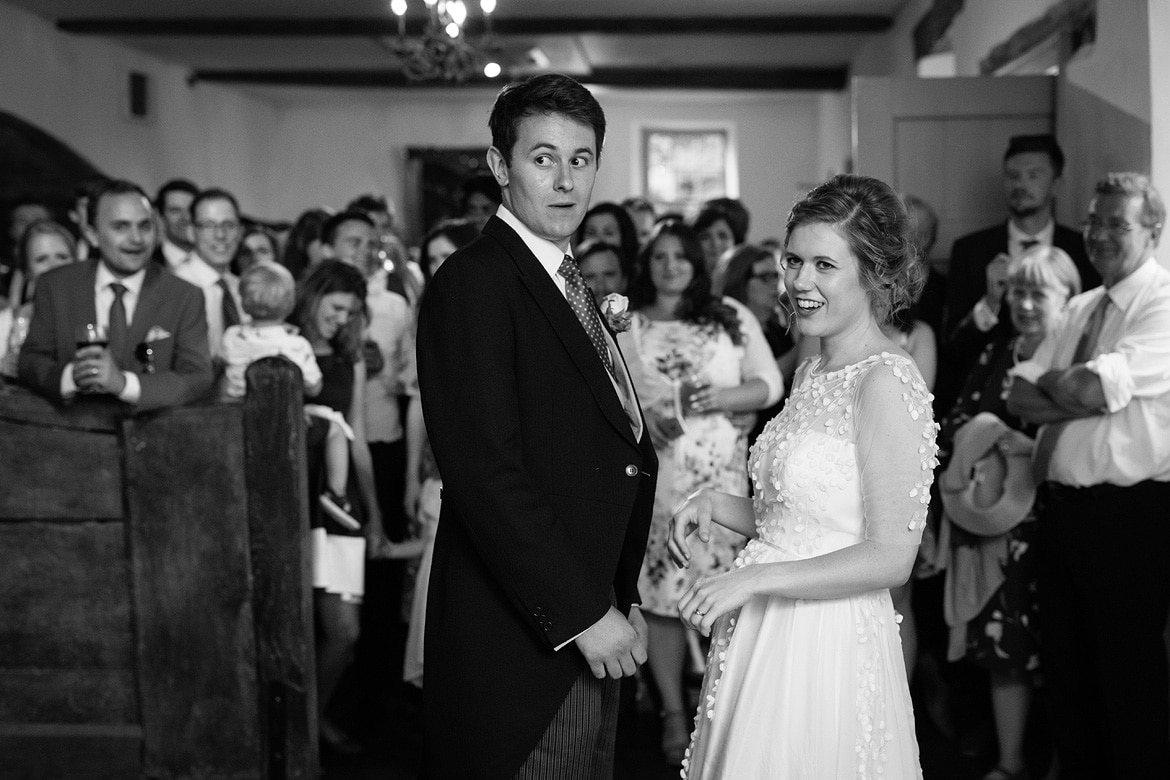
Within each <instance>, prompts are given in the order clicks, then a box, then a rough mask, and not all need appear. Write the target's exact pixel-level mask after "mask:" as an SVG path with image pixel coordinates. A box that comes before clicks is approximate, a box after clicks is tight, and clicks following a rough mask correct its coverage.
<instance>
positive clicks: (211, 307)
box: [175, 252, 251, 360]
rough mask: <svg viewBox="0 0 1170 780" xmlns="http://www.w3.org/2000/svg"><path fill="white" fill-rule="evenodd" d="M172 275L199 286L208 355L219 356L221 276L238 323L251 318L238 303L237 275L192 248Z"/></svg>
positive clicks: (222, 327) (221, 303) (221, 341)
mask: <svg viewBox="0 0 1170 780" xmlns="http://www.w3.org/2000/svg"><path fill="white" fill-rule="evenodd" d="M175 276H177V277H179V278H180V279H182V280H183V281H185V282H190V283H191V284H193V285H195V286H196V287H198V288H199V289H200V290H203V303H204V307H205V309H206V313H207V343H208V345H209V346H210V347H211V359H212V360H221V359H222V357H223V355H222V348H223V331H224V322H223V288H222V287H220V286H219V280H220V278H221V277H222V278H223V279H224V281H226V282H227V285H228V289H229V290H231V291H232V297H233V298H234V299H235V302H236V311H237V312H238V313H239V315H240V323H241V324H247V323H248V322H250V321H251V317H249V316H248V315H247V314H246V313H245V312H244V310H243V308H242V307H241V306H242V305H241V302H240V279H239V277H237V276H236V275H235V274H233V273H232V272H231V271H224V272H223V273H220V272H219V271H217V270H215V269H214V268H212V267H211V266H210V265H208V263H207V261H206V260H204V259H203V258H202V257H200V256H199V255H198V254H196V253H195V252H192V253H191V254H189V255H188V256H187V260H186V262H184V263H183V264H182V265H180V266H179V267H178V268H176V269H175Z"/></svg>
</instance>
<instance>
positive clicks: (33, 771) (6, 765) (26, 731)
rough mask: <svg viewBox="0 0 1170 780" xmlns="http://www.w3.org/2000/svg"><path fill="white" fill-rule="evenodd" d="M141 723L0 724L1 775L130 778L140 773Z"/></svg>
mask: <svg viewBox="0 0 1170 780" xmlns="http://www.w3.org/2000/svg"><path fill="white" fill-rule="evenodd" d="M141 750H142V729H140V728H138V727H137V726H86V727H78V726H51V725H43V726H42V725H24V724H16V723H0V777H4V778H5V780H8V779H9V778H12V779H13V780H15V778H20V780H63V778H68V780H127V779H128V778H136V777H140V772H139V764H140V762H139V753H140V752H141Z"/></svg>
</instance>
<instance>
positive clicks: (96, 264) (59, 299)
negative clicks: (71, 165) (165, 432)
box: [19, 181, 213, 411]
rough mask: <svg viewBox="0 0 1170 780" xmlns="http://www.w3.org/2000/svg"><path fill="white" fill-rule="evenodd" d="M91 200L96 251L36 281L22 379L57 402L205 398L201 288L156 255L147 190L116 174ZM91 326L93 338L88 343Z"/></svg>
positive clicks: (207, 373) (207, 378) (145, 403)
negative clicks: (118, 178)
mask: <svg viewBox="0 0 1170 780" xmlns="http://www.w3.org/2000/svg"><path fill="white" fill-rule="evenodd" d="M88 208H89V214H88V217H89V218H88V222H89V225H88V226H87V227H86V231H87V238H88V239H89V240H90V242H91V243H92V244H93V245H94V246H96V247H98V252H99V256H98V258H97V259H94V260H88V261H86V262H83V263H74V264H71V265H67V266H64V267H62V268H59V269H57V270H55V271H52V272H50V273H48V274H45V275H44V276H43V277H41V278H40V279H39V280H38V282H37V291H36V298H35V299H34V304H33V318H32V322H31V323H30V325H29V333H28V338H27V340H26V341H25V343H24V346H23V347H22V348H21V351H20V361H19V371H20V379H21V381H22V382H24V383H25V384H27V385H28V386H30V387H32V388H33V389H34V390H36V391H37V392H39V393H41V394H42V395H45V396H47V397H49V398H50V399H52V400H55V401H68V400H72V399H74V398H76V397H77V396H79V395H97V396H101V395H104V396H114V397H115V398H118V399H119V400H121V401H124V402H125V403H127V404H129V405H130V406H132V407H133V409H134V410H135V411H146V410H149V409H157V408H159V407H164V406H175V405H178V404H184V403H188V402H190V401H194V400H196V399H197V398H200V397H202V396H203V395H205V394H206V393H207V391H208V390H209V389H210V387H211V383H212V379H213V375H212V368H211V356H210V353H209V351H208V347H207V319H206V317H205V315H204V311H203V294H202V292H200V290H199V289H198V288H196V287H194V286H192V285H190V284H188V283H187V282H184V281H181V280H180V279H178V278H176V277H175V276H173V275H171V274H170V273H169V272H167V271H164V270H163V269H162V268H161V267H159V266H158V264H156V263H152V262H150V259H151V253H152V252H153V251H154V248H155V239H156V234H155V230H156V229H155V219H154V215H153V214H152V213H151V206H150V200H149V198H147V196H146V194H145V193H144V192H143V191H142V190H141V189H140V188H139V187H138V186H137V185H134V184H131V183H130V182H126V181H112V182H109V183H108V184H106V185H105V186H104V187H103V188H102V189H101V190H100V191H99V192H98V193H97V195H96V196H95V197H94V198H93V199H92V200H91V201H90V203H89V206H88ZM87 325H93V326H94V328H93V329H92V331H93V334H94V335H93V336H92V337H91V338H90V340H91V341H94V342H96V343H93V344H89V345H86V344H84V343H82V342H84V341H85V340H86V337H85V335H84V334H85V331H86V326H87ZM103 341H106V342H108V345H103V344H102V342H103Z"/></svg>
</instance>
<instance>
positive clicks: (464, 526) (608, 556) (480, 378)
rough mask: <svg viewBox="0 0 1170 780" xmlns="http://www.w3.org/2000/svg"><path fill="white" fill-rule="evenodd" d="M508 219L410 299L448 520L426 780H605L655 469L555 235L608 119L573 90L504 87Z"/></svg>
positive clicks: (501, 217) (503, 180) (557, 79)
mask: <svg viewBox="0 0 1170 780" xmlns="http://www.w3.org/2000/svg"><path fill="white" fill-rule="evenodd" d="M489 124H490V126H491V131H492V147H491V148H490V149H489V150H488V165H489V166H490V167H491V170H492V173H493V175H494V176H495V178H496V181H498V182H499V183H500V187H501V189H502V191H503V205H502V206H501V207H500V209H499V211H498V212H497V214H496V216H495V217H493V218H492V219H490V220H489V221H488V223H487V224H486V225H485V226H484V228H483V234H482V235H481V236H480V237H479V238H478V239H476V240H475V241H474V242H472V243H471V244H470V245H468V246H467V247H466V248H464V249H462V250H460V251H458V252H456V253H455V254H453V255H452V256H451V257H450V258H449V259H448V260H447V261H446V262H445V263H444V264H443V266H442V267H441V268H440V269H439V271H438V273H436V274H435V277H434V279H433V281H432V282H431V285H430V287H429V288H428V289H427V292H426V295H425V296H424V298H423V302H422V309H421V312H420V315H419V326H418V373H419V386H420V394H421V397H422V402H423V410H424V414H425V418H426V427H427V434H428V436H429V438H430V441H431V445H432V447H433V449H434V453H435V459H436V461H437V462H438V466H439V471H440V472H441V474H442V477H443V505H442V513H441V518H440V521H439V528H438V535H437V538H436V540H435V551H434V562H433V566H432V570H431V580H430V592H429V594H428V602H427V618H426V638H425V665H426V686H425V688H424V700H425V701H424V715H425V722H426V739H427V746H426V771H427V774H426V776H427V777H431V778H443V779H445V778H499V780H510V779H511V778H522V779H524V780H527V779H529V778H531V779H532V780H536V779H537V778H541V779H543V778H548V779H549V780H553V779H555V780H562V779H563V778H567V779H569V780H572V779H573V778H582V780H585V779H588V780H593V779H594V778H606V779H607V780H608V778H610V777H612V774H613V752H614V735H615V725H616V720H617V702H618V689H619V687H620V679H621V677H623V676H629V675H632V674H633V673H634V671H635V669H636V668H637V665H638V664H641V663H642V662H643V661H645V659H646V639H645V637H646V627H645V622H644V620H643V618H642V616H641V614H640V613H639V611H638V608H637V606H632V605H636V604H637V603H638V592H637V581H638V572H639V568H640V566H641V562H642V555H643V552H644V551H645V546H646V535H647V531H648V529H649V525H650V514H651V509H652V506H653V500H654V483H655V475H656V472H657V460H656V459H655V456H654V450H653V447H652V446H651V444H650V441H649V437H648V436H647V435H646V434H645V423H644V421H643V419H642V414H641V411H640V409H639V407H638V402H637V398H636V397H635V396H634V392H633V386H632V384H631V383H630V379H629V374H628V372H627V371H626V366H625V363H624V361H623V360H622V355H621V353H620V352H619V351H618V348H617V345H616V344H615V343H614V340H613V336H612V334H611V333H610V332H609V330H608V329H607V328H606V327H605V326H604V324H603V321H602V320H601V319H600V318H599V315H598V312H597V309H596V307H595V306H594V304H593V302H592V298H590V296H589V291H588V289H587V288H586V287H585V285H584V282H583V280H582V279H581V275H580V271H578V270H577V267H576V263H574V262H573V261H572V260H571V258H568V257H567V255H568V254H569V252H570V249H569V237H570V236H571V235H572V234H573V232H574V231H575V230H576V229H577V226H578V225H579V224H580V223H581V220H582V218H583V216H584V214H585V210H586V208H587V207H588V205H589V196H590V193H591V192H592V190H593V181H594V178H595V176H596V174H597V163H598V159H599V157H600V153H601V144H602V141H603V140H604V137H605V115H604V113H603V112H602V110H601V106H600V105H598V103H597V101H596V99H594V97H593V95H592V94H590V93H589V91H588V90H586V89H585V88H584V87H582V86H581V85H580V84H578V83H577V82H576V81H574V80H572V79H571V78H568V77H567V76H561V75H557V74H544V75H539V76H535V77H532V78H530V79H528V80H526V81H523V82H520V83H517V84H510V85H508V86H507V87H505V88H504V89H503V90H501V92H500V94H499V96H498V97H497V98H496V102H495V105H494V106H493V108H492V113H491V117H490V120H489Z"/></svg>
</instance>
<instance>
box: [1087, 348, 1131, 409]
mask: <svg viewBox="0 0 1170 780" xmlns="http://www.w3.org/2000/svg"><path fill="white" fill-rule="evenodd" d="M1085 368H1087V369H1089V370H1090V371H1092V372H1093V373H1094V374H1096V375H1097V377H1098V378H1099V379H1100V380H1101V390H1102V391H1103V392H1104V394H1105V408H1106V409H1108V410H1109V412H1110V414H1112V413H1113V412H1118V411H1120V410H1122V409H1124V408H1125V406H1126V405H1127V404H1128V403H1129V402H1130V400H1131V399H1132V398H1133V391H1134V385H1133V377H1132V376H1131V375H1130V373H1129V364H1128V363H1126V362H1125V358H1124V357H1122V356H1121V355H1120V354H1118V353H1116V352H1108V353H1106V354H1104V355H1098V356H1097V357H1095V358H1093V359H1092V360H1090V361H1089V362H1088V363H1085Z"/></svg>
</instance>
